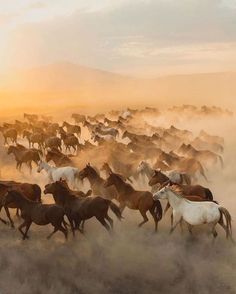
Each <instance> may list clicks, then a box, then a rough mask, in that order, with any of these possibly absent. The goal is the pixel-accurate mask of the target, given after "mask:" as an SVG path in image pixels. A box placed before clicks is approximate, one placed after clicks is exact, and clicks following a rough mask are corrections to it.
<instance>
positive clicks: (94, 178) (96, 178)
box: [87, 172, 103, 186]
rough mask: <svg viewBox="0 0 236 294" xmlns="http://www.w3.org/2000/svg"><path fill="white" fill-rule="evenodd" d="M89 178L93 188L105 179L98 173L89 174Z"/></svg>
mask: <svg viewBox="0 0 236 294" xmlns="http://www.w3.org/2000/svg"><path fill="white" fill-rule="evenodd" d="M87 178H88V180H89V182H90V185H91V186H93V185H95V184H98V183H99V184H100V183H101V182H103V179H102V178H101V177H100V176H99V175H98V174H97V173H96V172H93V173H92V174H89V175H88V177H87Z"/></svg>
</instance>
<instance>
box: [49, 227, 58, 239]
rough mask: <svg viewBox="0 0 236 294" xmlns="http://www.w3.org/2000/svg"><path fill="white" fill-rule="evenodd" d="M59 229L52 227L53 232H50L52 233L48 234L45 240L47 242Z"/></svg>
mask: <svg viewBox="0 0 236 294" xmlns="http://www.w3.org/2000/svg"><path fill="white" fill-rule="evenodd" d="M58 230H59V229H58V228H57V227H54V230H53V231H52V233H50V234H49V235H48V236H47V239H48V240H49V239H50V238H51V237H52V235H54V234H55V233H56V232H57V231H58Z"/></svg>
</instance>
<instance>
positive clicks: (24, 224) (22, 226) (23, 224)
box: [18, 221, 28, 240]
mask: <svg viewBox="0 0 236 294" xmlns="http://www.w3.org/2000/svg"><path fill="white" fill-rule="evenodd" d="M27 224H28V223H27V221H24V222H23V223H22V224H21V225H20V226H19V227H18V230H19V231H20V233H21V234H22V236H23V237H22V239H23V240H24V237H25V233H24V232H23V231H22V229H23V228H24V227H26V226H27Z"/></svg>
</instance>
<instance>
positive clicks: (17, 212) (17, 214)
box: [16, 208, 20, 217]
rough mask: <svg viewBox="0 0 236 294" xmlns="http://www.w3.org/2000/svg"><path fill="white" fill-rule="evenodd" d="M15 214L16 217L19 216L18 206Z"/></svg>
mask: <svg viewBox="0 0 236 294" xmlns="http://www.w3.org/2000/svg"><path fill="white" fill-rule="evenodd" d="M16 216H17V217H20V214H19V208H17V209H16Z"/></svg>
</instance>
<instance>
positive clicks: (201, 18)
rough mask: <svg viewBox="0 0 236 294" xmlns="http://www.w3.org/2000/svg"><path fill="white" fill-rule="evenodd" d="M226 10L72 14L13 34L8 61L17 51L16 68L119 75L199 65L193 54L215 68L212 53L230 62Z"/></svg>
mask: <svg viewBox="0 0 236 294" xmlns="http://www.w3.org/2000/svg"><path fill="white" fill-rule="evenodd" d="M105 2H106V1H105ZM105 2H104V3H105ZM104 3H103V4H104ZM226 4H227V5H226ZM231 4H232V3H231V2H230V1H221V0H204V1H203V0H183V1H173V0H168V1H163V0H159V1H156V0H155V1H154V0H149V1H148V0H142V1H141V0H139V1H133V0H132V1H118V4H117V5H105V4H104V6H103V7H102V8H101V7H100V9H94V10H93V9H90V10H77V11H75V12H74V13H70V14H68V15H65V16H63V17H62V16H61V17H56V18H54V19H53V20H50V21H44V22H43V21H42V22H39V23H36V24H33V23H27V24H25V25H24V26H21V27H19V28H17V29H16V30H15V31H14V33H13V34H12V38H11V46H10V47H11V49H10V52H8V53H9V56H10V58H9V59H10V60H12V57H13V56H16V50H17V52H21V54H20V56H21V58H20V60H18V61H16V62H18V63H20V64H21V65H24V64H37V63H47V62H54V61H58V60H69V61H71V62H76V63H81V64H85V65H89V66H94V67H100V68H104V69H109V70H118V71H120V70H121V71H122V68H123V69H124V70H125V68H128V67H129V68H137V67H142V66H145V67H148V66H147V65H149V64H150V67H151V64H153V66H155V67H157V66H158V65H161V64H162V63H163V59H164V60H166V62H167V59H168V58H170V64H169V65H168V66H171V63H172V62H173V63H174V64H175V63H178V62H179V61H180V60H182V61H184V60H185V61H186V60H188V62H187V63H189V61H190V59H191V56H192V57H193V60H194V59H195V60H197V61H199V59H200V58H198V54H199V57H200V56H202V60H200V61H202V63H204V64H205V66H206V65H207V62H206V61H207V60H208V58H209V63H211V60H212V59H214V58H215V61H216V63H217V62H218V61H217V58H218V56H217V54H215V53H214V48H217V52H218V53H219V54H221V55H222V54H223V53H224V54H225V55H227V54H228V52H227V48H228V50H229V52H230V56H232V54H231V52H232V50H233V49H234V48H235V47H234V44H235V42H236V30H235V27H236V8H235V7H234V6H232V5H231ZM91 7H92V6H91ZM221 44H222V45H221ZM231 45H232V46H233V47H232V46H231ZM194 46H195V49H194V48H193V47H194ZM16 48H17V49H16ZM221 48H223V50H222V53H221V52H220V51H221ZM182 49H183V50H182ZM193 51H194V52H193ZM186 53H187V55H186ZM212 53H214V54H213V55H212V56H211V54H212ZM226 59H227V60H228V58H226ZM152 70H153V69H152ZM131 71H132V69H131Z"/></svg>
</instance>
